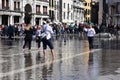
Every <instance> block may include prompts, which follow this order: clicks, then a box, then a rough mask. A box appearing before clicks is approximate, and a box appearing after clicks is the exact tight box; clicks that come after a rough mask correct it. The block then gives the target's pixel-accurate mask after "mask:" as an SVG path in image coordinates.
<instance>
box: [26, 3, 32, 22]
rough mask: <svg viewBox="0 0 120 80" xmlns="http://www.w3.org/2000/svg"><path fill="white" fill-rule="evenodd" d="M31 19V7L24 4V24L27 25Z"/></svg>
mask: <svg viewBox="0 0 120 80" xmlns="http://www.w3.org/2000/svg"><path fill="white" fill-rule="evenodd" d="M31 19H32V7H31V6H30V4H26V6H25V18H24V21H25V24H29V23H30V22H31Z"/></svg>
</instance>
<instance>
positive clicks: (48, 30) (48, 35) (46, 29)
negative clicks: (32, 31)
mask: <svg viewBox="0 0 120 80" xmlns="http://www.w3.org/2000/svg"><path fill="white" fill-rule="evenodd" d="M43 33H45V34H46V37H45V38H43V39H42V42H43V54H44V58H45V55H46V49H47V46H49V48H50V50H51V55H52V59H54V47H53V43H52V40H51V37H52V34H53V30H52V27H51V26H50V24H49V21H47V22H46V24H45V25H44V26H43Z"/></svg>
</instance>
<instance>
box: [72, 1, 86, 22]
mask: <svg viewBox="0 0 120 80" xmlns="http://www.w3.org/2000/svg"><path fill="white" fill-rule="evenodd" d="M73 20H74V21H77V22H79V23H83V22H84V2H83V1H81V0H73Z"/></svg>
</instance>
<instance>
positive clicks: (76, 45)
mask: <svg viewBox="0 0 120 80" xmlns="http://www.w3.org/2000/svg"><path fill="white" fill-rule="evenodd" d="M95 40H96V42H95V46H96V45H97V46H96V47H95V48H94V49H92V50H89V46H88V42H87V40H84V39H81V38H78V37H76V36H67V37H66V38H64V37H63V36H60V37H56V38H54V47H55V49H54V50H55V59H54V60H52V57H51V54H50V51H49V48H48V49H47V55H46V59H44V58H43V52H42V47H41V51H40V52H39V51H38V49H37V44H36V42H35V41H34V42H32V50H31V51H28V50H27V49H26V50H25V51H23V50H22V45H23V39H16V40H7V39H1V40H0V80H120V49H119V45H120V41H119V40H100V39H95Z"/></svg>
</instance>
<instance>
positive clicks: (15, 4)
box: [14, 2, 16, 10]
mask: <svg viewBox="0 0 120 80" xmlns="http://www.w3.org/2000/svg"><path fill="white" fill-rule="evenodd" d="M15 9H16V2H14V10H15Z"/></svg>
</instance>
